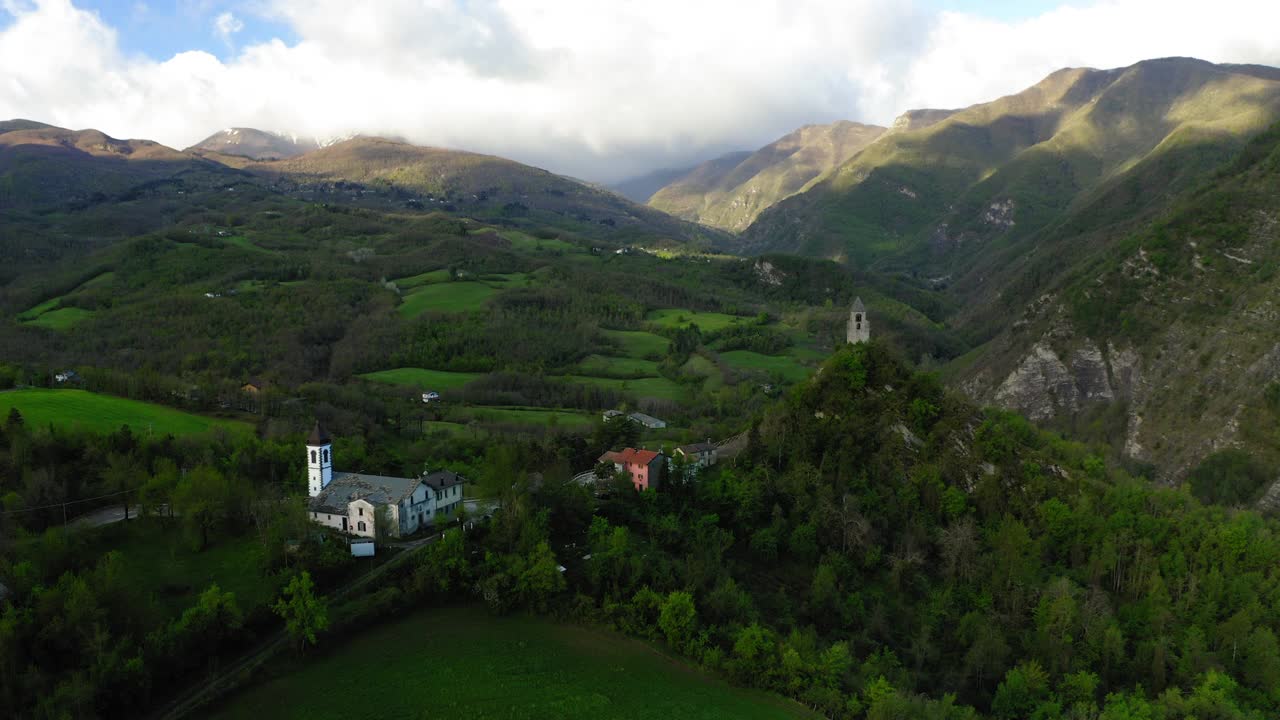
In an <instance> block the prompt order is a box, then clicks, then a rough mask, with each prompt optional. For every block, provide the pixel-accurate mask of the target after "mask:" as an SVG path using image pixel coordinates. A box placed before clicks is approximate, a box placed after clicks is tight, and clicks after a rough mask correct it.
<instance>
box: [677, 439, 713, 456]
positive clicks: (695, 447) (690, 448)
mask: <svg viewBox="0 0 1280 720" xmlns="http://www.w3.org/2000/svg"><path fill="white" fill-rule="evenodd" d="M676 449H677V450H679V451H680V452H683V453H684V454H686V455H692V454H694V453H704V452H711V451H712V450H715V449H716V446H715V444H714V443H710V442H700V443H693V444H691V445H681V446H680V447H678V448H676Z"/></svg>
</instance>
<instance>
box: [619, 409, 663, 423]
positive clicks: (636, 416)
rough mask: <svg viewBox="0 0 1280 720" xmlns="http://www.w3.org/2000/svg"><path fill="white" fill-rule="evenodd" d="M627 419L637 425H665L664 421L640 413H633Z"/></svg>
mask: <svg viewBox="0 0 1280 720" xmlns="http://www.w3.org/2000/svg"><path fill="white" fill-rule="evenodd" d="M627 417H629V418H631V419H632V420H635V421H636V422H639V423H665V422H666V421H665V420H661V419H659V418H656V417H654V416H652V415H645V414H644V413H642V412H633V413H631V414H630V415H628V416H627Z"/></svg>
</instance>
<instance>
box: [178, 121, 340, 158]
mask: <svg viewBox="0 0 1280 720" xmlns="http://www.w3.org/2000/svg"><path fill="white" fill-rule="evenodd" d="M320 146H321V143H320V142H319V141H318V140H316V139H315V138H299V137H296V136H293V135H286V134H284V133H273V132H266V131H263V130H255V129H254V128H227V129H226V130H219V131H218V132H216V133H214V134H212V135H210V136H209V137H207V138H205V139H204V140H201V141H200V142H198V143H196V144H195V145H192V146H191V147H189V148H187V151H188V152H199V151H205V152H213V153H219V154H223V155H239V156H242V157H247V158H250V159H252V160H279V159H281V158H290V157H294V156H297V155H301V154H303V153H306V152H310V151H312V150H316V149H319V148H320Z"/></svg>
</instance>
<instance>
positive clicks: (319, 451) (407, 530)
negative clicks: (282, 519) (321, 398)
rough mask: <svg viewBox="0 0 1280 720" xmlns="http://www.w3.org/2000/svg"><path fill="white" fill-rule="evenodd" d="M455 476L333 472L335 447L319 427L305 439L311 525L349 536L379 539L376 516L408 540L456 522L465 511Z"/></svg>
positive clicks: (439, 472)
mask: <svg viewBox="0 0 1280 720" xmlns="http://www.w3.org/2000/svg"><path fill="white" fill-rule="evenodd" d="M465 482H466V480H465V479H464V478H463V477H462V476H461V475H458V474H457V473H453V472H449V471H447V470H437V471H436V472H432V473H424V474H423V475H421V476H419V477H416V478H397V477H387V476H385V475H369V474H367V473H353V472H334V470H333V444H332V441H331V439H330V437H329V434H328V433H327V432H325V430H324V429H323V428H321V427H320V423H318V422H317V423H316V426H315V429H313V430H312V431H311V435H310V436H309V437H308V438H307V491H308V495H309V496H310V497H311V499H310V501H308V503H307V512H308V513H309V514H310V516H311V520H312V522H316V523H319V524H321V525H325V526H328V527H331V528H334V529H336V530H340V531H342V532H344V533H349V534H351V535H359V536H363V537H370V538H376V537H377V513H378V511H379V510H383V511H384V512H385V513H386V516H387V521H388V524H389V527H390V534H391V535H392V536H400V535H409V534H412V533H414V532H416V531H417V530H418V529H419V528H423V527H426V526H427V525H431V524H432V523H434V522H435V521H436V518H437V516H452V515H454V514H456V513H457V511H458V509H459V508H460V507H462V486H463V484H464V483H465Z"/></svg>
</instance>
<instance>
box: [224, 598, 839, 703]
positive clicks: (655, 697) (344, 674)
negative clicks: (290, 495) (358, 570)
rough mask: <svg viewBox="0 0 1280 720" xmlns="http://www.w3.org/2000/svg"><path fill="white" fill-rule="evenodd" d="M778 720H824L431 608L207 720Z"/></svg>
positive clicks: (508, 621)
mask: <svg viewBox="0 0 1280 720" xmlns="http://www.w3.org/2000/svg"><path fill="white" fill-rule="evenodd" d="M268 708H269V709H270V712H269V714H270V715H271V717H273V718H280V719H282V720H289V719H291V718H297V719H298V720H303V719H309V718H317V717H334V718H347V717H351V718H364V717H375V716H376V717H388V718H391V717H396V718H451V719H453V720H486V719H489V718H501V719H502V720H566V719H567V720H574V719H578V718H581V719H582V720H599V719H600V718H610V719H611V720H672V719H674V718H680V719H681V720H719V719H720V718H726V719H727V718H735V719H737V720H772V719H775V718H777V719H783V718H809V717H814V716H813V715H811V714H810V713H809V712H808V711H806V710H805V709H804V708H802V707H801V706H800V705H798V704H796V703H793V702H788V701H786V700H783V699H781V698H778V697H775V696H773V695H768V694H765V693H761V692H757V691H751V690H744V689H739V688H735V687H733V686H731V685H729V684H728V683H727V682H725V681H724V680H722V679H719V678H715V677H712V676H710V675H707V674H705V673H703V672H701V671H699V670H697V669H695V668H691V667H689V666H687V665H685V664H683V663H681V662H678V661H676V660H673V659H670V658H668V657H667V656H665V655H663V654H661V653H659V652H658V651H656V650H655V649H653V648H652V647H650V646H648V645H646V644H644V643H642V642H639V641H637V640H632V639H630V638H626V637H623V636H621V635H617V634H615V633H612V632H606V631H603V630H593V629H589V628H584V627H580V626H577V625H563V624H559V623H556V622H552V621H549V620H544V619H541V618H536V617H530V616H524V615H516V616H506V617H495V616H493V615H490V614H489V613H486V612H484V611H483V610H480V609H476V608H433V609H430V610H423V611H420V612H418V613H415V614H413V615H410V616H409V617H406V618H404V619H402V620H399V621H396V622H391V623H386V624H383V625H379V626H375V627H373V628H371V629H367V630H362V631H361V632H360V633H359V634H358V635H355V636H353V637H352V638H351V639H350V640H347V641H345V642H343V643H342V645H341V646H338V647H334V648H331V649H330V650H329V651H327V652H325V653H324V654H323V655H321V656H320V657H317V658H315V659H313V660H311V661H308V662H303V663H302V664H301V665H299V666H296V670H294V671H293V672H290V673H289V674H287V675H282V676H280V677H276V678H274V679H271V680H269V681H267V682H264V683H262V684H259V685H257V686H253V687H250V688H248V689H246V690H243V691H241V692H240V693H239V694H237V695H233V696H232V697H230V698H228V699H227V700H226V701H224V702H223V703H222V705H221V706H220V707H215V708H213V709H212V710H211V711H210V712H209V713H208V714H207V715H206V717H208V718H213V719H216V720H240V719H244V720H258V718H261V717H262V715H263V712H264V711H266V710H267V709H268Z"/></svg>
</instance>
